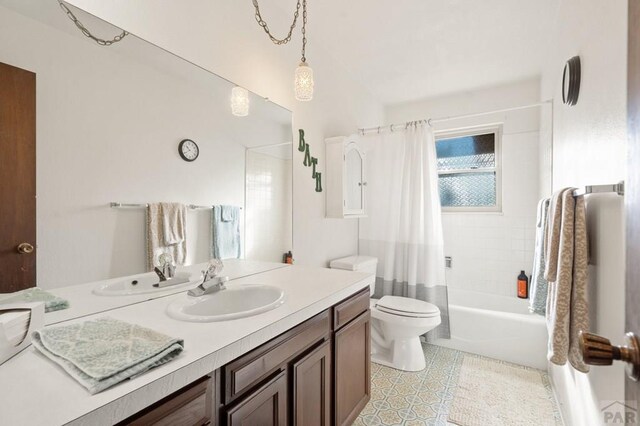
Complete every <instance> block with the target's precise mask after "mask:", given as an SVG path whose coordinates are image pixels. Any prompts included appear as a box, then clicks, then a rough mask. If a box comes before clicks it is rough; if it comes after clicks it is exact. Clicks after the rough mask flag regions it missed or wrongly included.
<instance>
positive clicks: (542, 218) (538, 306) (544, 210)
mask: <svg viewBox="0 0 640 426" xmlns="http://www.w3.org/2000/svg"><path fill="white" fill-rule="evenodd" d="M550 201H551V200H550V199H549V198H544V199H542V200H540V202H539V203H538V210H537V211H538V215H537V217H536V244H535V252H534V254H533V268H532V269H531V291H530V294H529V311H531V312H533V313H535V314H538V315H544V314H545V312H546V311H547V289H548V286H549V283H548V282H547V280H546V279H545V278H544V270H545V267H546V260H545V259H546V258H545V255H544V253H545V244H544V242H545V239H546V235H547V224H548V216H549V202H550Z"/></svg>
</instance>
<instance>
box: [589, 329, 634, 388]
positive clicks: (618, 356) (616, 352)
mask: <svg viewBox="0 0 640 426" xmlns="http://www.w3.org/2000/svg"><path fill="white" fill-rule="evenodd" d="M580 351H581V352H582V359H583V360H584V362H585V363H586V364H589V365H611V364H613V361H618V360H619V361H624V362H625V363H626V364H627V365H626V371H627V376H629V378H630V379H632V380H634V381H638V379H639V378H640V342H639V341H638V336H636V335H635V334H634V333H627V334H626V335H625V345H624V346H614V345H612V344H611V341H610V340H609V339H607V338H605V337H602V336H598V335H596V334H592V333H587V332H584V331H581V332H580Z"/></svg>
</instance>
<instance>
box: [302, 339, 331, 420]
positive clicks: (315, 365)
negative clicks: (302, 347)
mask: <svg viewBox="0 0 640 426" xmlns="http://www.w3.org/2000/svg"><path fill="white" fill-rule="evenodd" d="M293 424H294V425H296V426H329V424H331V341H330V340H328V341H326V342H325V343H323V344H322V345H321V346H319V347H318V348H317V349H315V350H314V351H313V352H311V353H310V354H309V355H307V356H305V357H304V358H302V359H301V360H300V361H298V362H296V363H295V364H293Z"/></svg>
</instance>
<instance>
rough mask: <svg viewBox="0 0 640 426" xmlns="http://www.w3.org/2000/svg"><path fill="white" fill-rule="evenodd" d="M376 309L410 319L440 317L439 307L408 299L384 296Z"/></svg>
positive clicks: (377, 302)
mask: <svg viewBox="0 0 640 426" xmlns="http://www.w3.org/2000/svg"><path fill="white" fill-rule="evenodd" d="M375 307H376V308H377V309H378V310H380V311H382V312H386V313H388V314H392V315H398V316H403V317H410V318H433V317H439V316H440V309H438V307H437V306H435V305H433V304H431V303H428V302H424V301H422V300H417V299H410V298H408V297H398V296H383V297H382V298H381V299H380V300H378V301H376V303H375Z"/></svg>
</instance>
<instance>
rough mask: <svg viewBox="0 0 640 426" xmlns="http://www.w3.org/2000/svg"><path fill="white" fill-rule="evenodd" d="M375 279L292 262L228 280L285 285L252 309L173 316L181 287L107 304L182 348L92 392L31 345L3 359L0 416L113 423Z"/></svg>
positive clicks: (14, 420) (34, 421)
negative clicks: (261, 308)
mask: <svg viewBox="0 0 640 426" xmlns="http://www.w3.org/2000/svg"><path fill="white" fill-rule="evenodd" d="M372 282H373V278H372V277H371V276H370V275H369V274H363V273H355V272H346V271H338V270H332V269H323V268H314V267H303V266H297V265H295V266H289V267H286V268H281V269H277V270H273V271H270V272H265V273H263V274H258V275H253V276H250V277H246V278H242V279H238V280H233V281H231V282H229V283H227V284H226V285H227V287H228V288H233V287H235V286H237V285H244V284H265V285H273V286H276V287H279V288H282V289H283V290H284V291H285V295H286V300H285V303H284V304H283V305H282V306H280V307H279V308H277V309H273V310H271V311H269V312H265V313H262V314H259V315H256V316H253V317H248V318H241V319H237V320H233V321H223V322H217V323H207V324H201V323H191V322H182V321H176V320H173V319H171V318H170V317H169V316H167V314H166V312H165V311H166V307H167V305H168V304H169V303H171V302H172V301H173V300H174V299H175V298H180V297H181V295H173V296H170V297H165V298H160V299H155V300H152V301H148V302H146V303H142V304H137V305H131V306H126V307H123V308H121V309H115V310H112V311H110V312H109V316H110V317H112V318H114V319H117V320H120V321H125V322H129V323H135V324H138V325H140V326H142V327H147V328H151V329H153V330H156V331H158V332H161V333H163V334H166V335H168V336H177V337H180V338H181V339H184V344H185V346H184V351H183V352H182V353H181V354H180V356H178V357H177V358H175V359H174V360H172V361H171V362H169V363H167V364H164V365H162V366H160V367H158V368H154V369H152V370H150V371H148V372H146V373H145V374H142V375H140V376H138V377H136V378H134V379H132V380H128V381H125V382H122V383H120V384H118V385H117V386H114V387H112V388H110V389H107V390H105V391H103V392H100V393H99V394H96V395H90V394H89V393H88V392H87V391H86V389H84V388H83V387H82V386H80V385H79V384H78V383H76V382H75V380H73V379H72V378H71V377H69V376H68V375H67V374H66V373H65V372H64V371H62V370H61V369H59V368H56V367H55V366H52V365H51V363H50V362H49V361H48V360H47V359H45V358H43V357H42V356H40V355H38V354H37V352H36V351H35V349H33V348H28V349H27V350H25V351H23V352H21V353H20V354H18V355H16V356H15V357H13V358H12V359H11V360H9V361H7V362H6V363H4V364H3V365H1V366H0V383H11V384H12V386H2V387H0V408H2V410H1V411H2V423H3V424H5V423H6V424H11V425H23V424H28V425H51V424H67V423H70V424H72V425H98V424H99V425H102V424H116V423H118V422H119V421H121V420H123V419H125V418H127V417H129V416H130V415H132V414H134V413H136V412H138V411H140V410H142V409H144V408H145V407H148V406H149V405H151V404H153V403H155V402H156V401H158V400H160V399H161V398H163V397H164V396H167V395H169V394H171V393H173V392H175V391H177V390H179V389H181V388H183V387H184V386H186V385H188V384H190V383H193V382H194V381H196V380H198V379H200V378H201V377H203V376H205V375H207V374H210V373H211V372H212V371H214V370H215V369H217V368H218V367H221V366H223V365H224V364H226V363H228V362H229V361H231V360H233V359H235V358H237V357H238V356H240V355H242V354H244V353H246V352H248V351H250V350H251V349H254V348H256V347H258V346H260V345H261V344H263V343H265V342H267V341H269V340H271V339H273V338H274V337H276V336H278V335H279V334H281V333H283V332H285V331H287V330H289V329H290V328H292V327H293V326H295V325H297V324H299V323H301V322H303V321H305V320H307V319H309V318H311V317H312V316H314V315H316V314H318V313H320V312H322V311H324V310H325V309H327V308H328V307H330V306H332V305H334V304H336V303H338V302H340V301H341V300H343V299H345V298H346V297H348V296H350V295H352V294H354V293H356V292H358V291H359V290H361V289H363V288H366V287H368V286H369V285H370V284H371V283H372ZM301 283H304V285H301ZM101 317H103V315H101V314H98V315H91V316H89V317H87V318H83V319H79V320H73V321H71V322H69V324H75V323H79V322H82V321H85V320H87V319H96V318H101ZM24 395H29V398H25V397H24ZM34 407H38V409H37V410H34Z"/></svg>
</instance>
